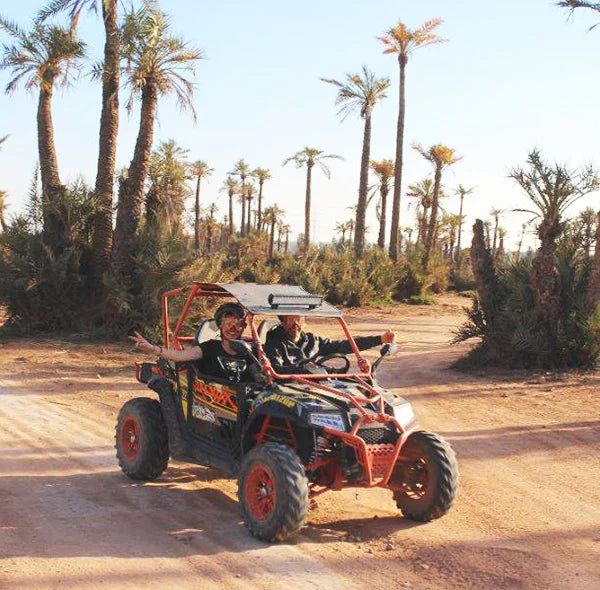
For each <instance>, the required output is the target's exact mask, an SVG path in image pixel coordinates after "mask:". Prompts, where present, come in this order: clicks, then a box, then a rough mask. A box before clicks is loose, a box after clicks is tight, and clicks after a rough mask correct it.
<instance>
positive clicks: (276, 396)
mask: <svg viewBox="0 0 600 590" xmlns="http://www.w3.org/2000/svg"><path fill="white" fill-rule="evenodd" d="M262 402H263V403H266V402H277V403H279V404H282V405H284V406H285V407H286V408H293V407H294V406H295V405H296V402H295V401H294V400H293V399H291V398H289V397H286V396H285V395H281V394H280V393H272V394H271V395H268V396H267V397H264V398H263V399H262Z"/></svg>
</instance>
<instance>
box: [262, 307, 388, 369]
mask: <svg viewBox="0 0 600 590" xmlns="http://www.w3.org/2000/svg"><path fill="white" fill-rule="evenodd" d="M278 317H279V322H280V323H279V325H278V326H276V327H274V328H272V329H271V330H269V331H268V332H267V338H266V341H265V346H264V351H265V354H266V355H267V357H268V358H269V360H270V361H271V364H272V365H273V369H274V370H275V371H276V372H277V373H280V374H284V375H291V374H293V373H298V372H302V371H299V370H298V363H300V362H302V361H305V360H307V359H310V358H314V357H317V356H326V355H328V354H350V353H351V352H352V348H351V347H350V342H348V341H347V340H330V339H329V338H321V337H320V336H315V335H314V334H313V333H311V332H305V331H304V327H305V321H304V317H303V316H301V315H280V316H278ZM354 341H355V342H356V346H357V347H358V350H366V349H367V348H373V347H374V346H379V345H380V344H387V343H391V342H395V341H396V334H395V333H394V332H393V331H392V330H387V331H385V332H384V333H383V334H381V335H380V336H358V337H356V338H355V339H354ZM309 366H310V364H309Z"/></svg>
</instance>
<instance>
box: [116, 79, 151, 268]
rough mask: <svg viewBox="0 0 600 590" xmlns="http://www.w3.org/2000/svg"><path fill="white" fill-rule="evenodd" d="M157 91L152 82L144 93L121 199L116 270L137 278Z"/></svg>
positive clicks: (118, 212) (118, 214)
mask: <svg viewBox="0 0 600 590" xmlns="http://www.w3.org/2000/svg"><path fill="white" fill-rule="evenodd" d="M156 103H157V92H156V87H155V85H154V84H152V83H146V85H145V86H144V88H143V90H142V109H141V113H140V128H139V131H138V136H137V140H136V143H135V150H134V153H133V160H131V164H130V166H129V173H128V175H127V178H126V179H125V181H124V187H123V188H124V190H123V193H122V194H121V195H120V196H119V204H118V208H117V226H116V229H115V254H114V261H115V269H116V271H117V272H118V273H120V274H121V275H122V276H125V277H127V278H130V277H131V276H132V275H133V270H134V269H133V254H134V242H135V237H136V233H137V230H138V227H139V224H140V215H141V209H142V203H143V201H144V184H145V182H146V177H147V176H148V169H149V167H150V154H151V152H152V139H153V135H154V119H155V116H156Z"/></svg>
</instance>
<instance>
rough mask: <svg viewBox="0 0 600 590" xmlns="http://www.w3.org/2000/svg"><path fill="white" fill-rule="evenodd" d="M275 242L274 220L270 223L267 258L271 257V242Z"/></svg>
mask: <svg viewBox="0 0 600 590" xmlns="http://www.w3.org/2000/svg"><path fill="white" fill-rule="evenodd" d="M274 242H275V221H273V222H272V223H271V235H270V236H269V258H273V244H274Z"/></svg>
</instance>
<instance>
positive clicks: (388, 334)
mask: <svg viewBox="0 0 600 590" xmlns="http://www.w3.org/2000/svg"><path fill="white" fill-rule="evenodd" d="M392 342H396V333H395V332H394V331H393V330H386V331H385V332H384V333H383V334H382V335H381V344H391V343H392Z"/></svg>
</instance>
